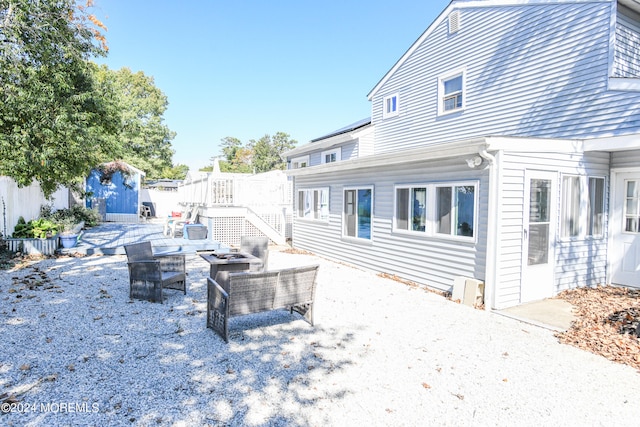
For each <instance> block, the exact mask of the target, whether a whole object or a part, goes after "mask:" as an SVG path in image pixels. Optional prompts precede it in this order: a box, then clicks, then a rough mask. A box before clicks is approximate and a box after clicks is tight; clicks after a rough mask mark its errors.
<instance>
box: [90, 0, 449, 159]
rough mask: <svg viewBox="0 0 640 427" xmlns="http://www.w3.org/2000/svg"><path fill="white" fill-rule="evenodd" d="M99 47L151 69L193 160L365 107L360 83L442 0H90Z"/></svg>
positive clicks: (307, 135) (112, 60)
mask: <svg viewBox="0 0 640 427" xmlns="http://www.w3.org/2000/svg"><path fill="white" fill-rule="evenodd" d="M95 4H96V10H95V13H96V15H97V16H98V17H99V18H100V19H101V20H102V22H103V23H104V24H105V25H106V26H107V28H108V31H107V32H106V37H107V42H108V44H109V55H108V57H107V58H105V59H100V60H98V61H97V62H99V63H105V64H107V65H108V66H109V68H111V69H120V68H122V67H128V68H130V69H131V70H132V71H134V72H137V71H142V72H144V73H145V74H146V75H147V76H151V77H153V78H154V81H155V84H156V86H157V87H158V88H160V90H162V91H163V92H164V94H165V95H167V97H168V100H169V107H168V109H167V111H166V112H165V115H164V117H165V124H166V125H167V126H168V127H169V128H170V129H171V130H173V131H175V132H176V133H177V136H176V138H175V139H174V141H173V148H174V150H175V152H176V153H175V155H174V157H173V160H174V163H182V164H186V165H188V166H189V167H190V168H192V169H198V168H200V167H203V166H207V165H209V164H211V162H210V159H211V157H214V156H216V155H219V154H220V148H219V143H220V140H221V139H222V138H224V137H227V136H231V137H236V138H238V139H240V140H241V141H242V142H243V143H246V142H248V141H249V140H251V139H256V140H257V139H259V138H261V137H262V136H264V135H265V134H269V135H273V134H275V133H276V132H285V133H288V134H289V135H290V137H291V138H292V139H295V140H297V141H298V145H301V144H304V143H307V142H309V141H310V140H311V139H314V138H317V137H319V136H322V135H324V134H327V133H329V132H331V131H333V130H336V129H339V128H341V127H343V126H345V125H348V124H350V123H353V122H355V121H358V120H360V119H363V118H365V117H369V116H370V114H371V105H370V103H369V101H368V100H367V94H368V93H369V92H370V91H371V89H373V87H374V86H375V85H376V84H377V83H378V81H379V80H380V79H381V78H382V77H383V76H384V75H385V74H386V73H387V71H389V70H390V69H391V67H393V65H394V64H395V63H396V61H397V60H398V59H399V58H400V57H401V56H402V55H403V54H404V53H405V52H406V50H407V49H408V48H409V47H410V46H411V45H412V44H413V42H415V41H416V39H417V38H418V37H420V35H421V34H422V33H423V32H424V31H425V30H426V29H427V27H428V26H429V25H430V24H431V23H432V22H433V21H434V20H435V19H436V17H437V16H438V15H439V14H440V13H441V12H442V11H443V10H444V8H445V7H446V6H447V5H448V4H449V1H444V0H422V1H417V0H413V1H411V0H394V1H393V2H390V1H379V0H371V1H360V2H353V1H349V0H323V1H321V2H310V1H304V0H297V1H291V0H271V1H258V0H253V1H249V0H247V1H241V0H235V1H234V0H227V1H221V0H201V1H193V0H184V1H180V2H178V1H175V0H157V1H142V0H97V1H96V2H95Z"/></svg>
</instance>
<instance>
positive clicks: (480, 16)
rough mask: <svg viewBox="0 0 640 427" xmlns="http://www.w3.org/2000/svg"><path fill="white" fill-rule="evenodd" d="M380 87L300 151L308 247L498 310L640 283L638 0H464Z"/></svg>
mask: <svg viewBox="0 0 640 427" xmlns="http://www.w3.org/2000/svg"><path fill="white" fill-rule="evenodd" d="M398 48H399V49H400V48H401V47H400V46H399V47H398ZM368 97H369V100H370V101H371V112H372V115H371V120H370V124H369V123H368V122H367V121H363V122H360V123H361V124H362V127H357V126H352V127H349V128H348V129H347V130H346V131H343V132H339V133H337V134H336V133H333V134H331V135H328V136H327V137H323V138H320V139H318V140H314V141H312V142H310V143H308V144H306V145H304V146H301V147H298V148H296V149H294V150H292V151H290V152H288V153H285V156H286V158H287V161H288V162H289V170H288V174H289V175H290V176H291V177H293V180H294V191H295V197H296V201H295V206H296V209H297V211H296V217H295V222H294V231H293V244H294V246H296V247H299V248H302V249H307V250H310V251H313V252H315V253H318V254H322V255H325V256H327V257H331V258H333V259H339V260H343V261H345V262H349V263H353V264H358V265H361V266H363V267H366V268H370V269H373V270H377V271H381V272H386V273H390V274H396V275H398V276H400V277H403V278H406V279H409V280H413V281H415V282H418V283H421V284H424V285H428V286H430V287H433V288H437V289H440V290H445V291H446V290H451V288H452V285H453V282H454V279H455V278H457V277H459V276H466V277H470V278H475V279H479V280H482V281H484V282H485V306H486V307H487V308H488V309H491V308H493V309H501V308H506V307H509V306H513V305H517V304H520V303H523V302H528V301H534V300H538V299H543V298H546V297H551V296H553V295H555V294H557V293H558V292H560V291H562V290H564V289H568V288H574V287H577V286H585V285H596V284H604V283H616V284H622V285H629V286H636V287H638V286H640V2H636V1H631V0H627V1H569V0H562V1H551V0H550V1H542V2H541V1H527V0H512V1H509V0H500V1H498V0H485V1H455V0H454V1H452V2H451V3H450V4H449V6H448V7H447V8H446V9H445V10H444V11H443V12H442V14H441V15H440V16H439V17H438V18H437V19H436V20H435V21H434V22H433V23H432V24H431V26H429V28H427V29H426V31H425V32H424V33H423V34H422V36H421V37H420V38H419V39H418V40H417V41H416V42H415V43H414V44H413V45H412V46H411V47H410V48H409V50H408V51H406V53H405V54H404V55H403V56H402V57H401V58H400V59H399V60H398V62H397V63H396V64H395V65H394V66H393V67H392V68H391V69H390V70H389V72H388V73H387V74H386V75H385V76H383V78H382V79H381V80H380V81H379V83H378V84H377V85H376V86H375V87H374V88H373V89H372V91H371V92H370V93H369V95H368ZM333 153H336V156H333ZM334 160H335V161H334Z"/></svg>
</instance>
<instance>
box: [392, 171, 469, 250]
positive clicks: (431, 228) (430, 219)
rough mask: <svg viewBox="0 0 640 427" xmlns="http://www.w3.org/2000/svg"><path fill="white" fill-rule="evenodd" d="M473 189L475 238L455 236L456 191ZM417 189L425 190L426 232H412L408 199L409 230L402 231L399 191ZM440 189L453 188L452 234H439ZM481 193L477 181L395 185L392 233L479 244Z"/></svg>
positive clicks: (409, 200)
mask: <svg viewBox="0 0 640 427" xmlns="http://www.w3.org/2000/svg"><path fill="white" fill-rule="evenodd" d="M467 186H472V187H473V222H474V224H473V227H474V228H473V236H461V235H457V234H455V232H456V230H457V227H456V226H455V224H453V220H454V217H455V215H456V212H457V205H455V191H454V189H455V188H456V187H467ZM416 188H424V189H425V192H426V194H425V206H424V209H425V228H424V231H418V230H411V228H410V227H409V224H410V222H411V217H412V215H411V211H412V209H411V204H410V202H411V199H408V202H409V204H408V205H407V207H406V208H407V210H408V212H409V216H408V221H409V223H408V224H407V226H408V228H407V229H406V230H405V229H402V228H398V227H397V226H396V223H397V219H398V218H397V212H398V196H397V195H398V190H399V189H407V190H409V191H411V190H413V189H416ZM438 188H451V189H452V192H451V196H452V199H451V208H452V209H451V211H450V213H451V219H450V221H451V224H450V225H451V232H450V233H449V234H445V233H438V232H437V224H438V222H437V214H438V213H437V206H438V194H437V189H438ZM479 193H480V181H479V180H477V179H470V180H458V181H426V182H420V183H416V184H395V185H394V186H393V217H392V218H393V219H392V224H391V231H392V232H393V233H399V234H405V235H408V236H414V237H428V238H433V239H444V240H454V241H459V242H467V243H477V241H478V229H477V226H478V214H479V206H478V203H479Z"/></svg>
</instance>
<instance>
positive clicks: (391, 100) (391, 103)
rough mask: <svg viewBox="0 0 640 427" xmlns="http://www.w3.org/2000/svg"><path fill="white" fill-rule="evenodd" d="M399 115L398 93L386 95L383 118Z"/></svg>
mask: <svg viewBox="0 0 640 427" xmlns="http://www.w3.org/2000/svg"><path fill="white" fill-rule="evenodd" d="M397 115H398V94H397V93H394V94H393V95H389V96H385V97H384V99H383V104H382V118H383V119H386V118H388V117H394V116H397Z"/></svg>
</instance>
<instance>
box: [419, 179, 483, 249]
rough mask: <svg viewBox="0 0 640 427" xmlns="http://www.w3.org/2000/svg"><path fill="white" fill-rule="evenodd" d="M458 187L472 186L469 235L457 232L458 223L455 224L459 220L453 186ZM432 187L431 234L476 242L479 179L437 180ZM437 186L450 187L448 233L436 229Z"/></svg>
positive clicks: (458, 228)
mask: <svg viewBox="0 0 640 427" xmlns="http://www.w3.org/2000/svg"><path fill="white" fill-rule="evenodd" d="M458 187H473V211H472V215H473V228H472V233H473V234H472V235H471V236H465V235H462V234H458V231H459V230H460V228H461V227H460V225H458V224H456V222H457V221H458V220H459V216H458V212H459V205H458V204H457V203H456V197H455V195H456V193H455V188H458ZM432 188H433V191H432V197H431V200H433V203H432V208H431V212H432V214H433V220H432V227H433V229H432V233H433V236H434V237H439V238H443V239H452V240H460V241H468V242H476V241H477V240H478V197H479V188H480V183H479V181H454V182H438V183H434V184H433V186H432ZM439 188H451V195H452V197H451V202H450V203H451V205H450V208H451V211H450V212H451V213H452V215H451V218H450V220H449V229H450V232H449V233H442V232H439V231H438V207H439V205H438V203H439V200H438V189H439Z"/></svg>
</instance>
